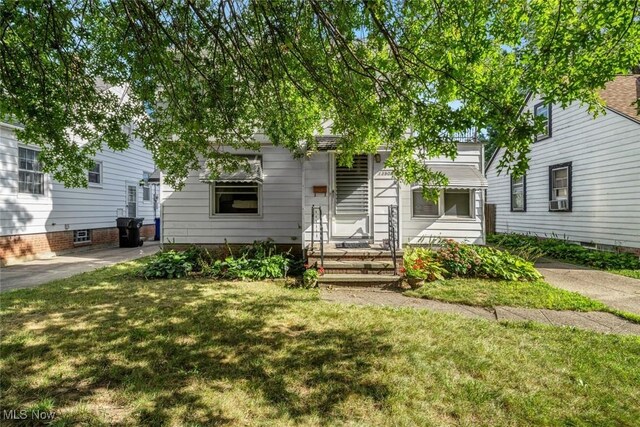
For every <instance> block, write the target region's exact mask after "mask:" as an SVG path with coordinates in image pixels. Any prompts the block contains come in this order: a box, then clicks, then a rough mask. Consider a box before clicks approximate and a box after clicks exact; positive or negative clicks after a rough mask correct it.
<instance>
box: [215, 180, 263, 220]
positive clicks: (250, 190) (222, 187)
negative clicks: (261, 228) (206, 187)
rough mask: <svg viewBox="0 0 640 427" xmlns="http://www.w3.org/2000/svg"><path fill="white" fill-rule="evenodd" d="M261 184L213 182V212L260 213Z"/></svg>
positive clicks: (216, 213)
mask: <svg viewBox="0 0 640 427" xmlns="http://www.w3.org/2000/svg"><path fill="white" fill-rule="evenodd" d="M260 188H261V186H260V184H258V183H256V182H215V183H213V184H211V193H212V196H211V200H212V201H213V203H212V212H211V213H212V214H213V215H218V214H240V215H258V214H259V213H260V208H259V206H260Z"/></svg>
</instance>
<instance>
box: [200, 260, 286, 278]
mask: <svg viewBox="0 0 640 427" xmlns="http://www.w3.org/2000/svg"><path fill="white" fill-rule="evenodd" d="M288 266H289V260H288V259H287V258H286V257H285V256H284V255H282V254H275V255H271V256H268V257H266V258H246V257H245V256H242V257H240V258H234V257H233V256H229V257H227V258H225V259H224V260H216V261H215V262H214V263H213V264H211V265H210V266H209V267H208V268H206V269H205V270H203V273H204V274H205V275H207V276H211V277H215V278H218V279H230V280H234V279H243V280H264V279H279V278H282V277H285V275H286V272H287V271H286V270H287V269H288Z"/></svg>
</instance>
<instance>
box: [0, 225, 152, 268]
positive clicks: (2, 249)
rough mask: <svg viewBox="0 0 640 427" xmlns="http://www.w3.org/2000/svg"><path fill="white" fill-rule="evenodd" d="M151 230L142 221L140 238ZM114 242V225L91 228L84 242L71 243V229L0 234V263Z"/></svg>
mask: <svg viewBox="0 0 640 427" xmlns="http://www.w3.org/2000/svg"><path fill="white" fill-rule="evenodd" d="M154 233H155V226H154V225H153V224H148V225H144V226H142V229H141V230H140V235H141V237H142V239H143V240H149V239H153V236H154ZM117 244H118V229H117V228H116V227H113V228H94V229H91V242H86V243H73V231H72V230H68V231H55V232H50V233H38V234H20V235H13V236H0V265H8V264H14V263H17V262H20V261H27V260H30V259H35V258H38V257H43V256H51V255H53V254H58V253H63V252H67V251H72V250H74V249H79V248H86V247H92V246H114V245H117Z"/></svg>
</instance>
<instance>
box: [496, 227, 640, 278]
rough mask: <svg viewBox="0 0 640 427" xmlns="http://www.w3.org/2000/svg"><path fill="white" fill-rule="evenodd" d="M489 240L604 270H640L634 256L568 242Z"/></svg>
mask: <svg viewBox="0 0 640 427" xmlns="http://www.w3.org/2000/svg"><path fill="white" fill-rule="evenodd" d="M487 240H488V242H489V243H492V244H495V245H497V246H500V247H502V248H505V249H508V250H509V251H513V252H518V251H521V250H522V248H523V247H530V248H537V249H538V250H539V251H541V253H542V254H543V255H545V256H548V257H551V258H555V259H559V260H563V261H569V262H572V263H575V264H581V265H586V266H589V267H595V268H599V269H602V270H624V269H628V270H637V269H640V259H638V257H637V256H635V255H633V254H629V253H620V252H605V251H598V250H593V249H588V248H585V247H584V246H581V245H579V244H576V243H570V242H568V241H566V240H560V239H551V238H549V239H547V238H539V237H536V236H530V235H524V234H516V233H510V234H495V235H492V236H489V237H488V238H487Z"/></svg>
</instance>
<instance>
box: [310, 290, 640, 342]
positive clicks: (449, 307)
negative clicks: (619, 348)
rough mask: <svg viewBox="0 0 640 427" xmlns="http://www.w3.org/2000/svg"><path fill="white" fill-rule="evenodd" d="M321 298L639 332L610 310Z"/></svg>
mask: <svg viewBox="0 0 640 427" xmlns="http://www.w3.org/2000/svg"><path fill="white" fill-rule="evenodd" d="M320 296H321V298H322V299H323V300H325V301H329V302H333V303H342V304H355V305H379V306H390V307H410V308H416V309H426V310H431V311H436V312H439V313H452V314H461V315H463V316H467V317H472V318H477V319H485V320H491V321H502V320H511V321H534V322H539V323H545V324H547V325H553V326H571V327H575V328H579V329H586V330H590V331H596V332H604V333H612V334H631V335H640V325H639V324H637V323H633V322H629V321H627V320H624V319H621V318H619V317H617V316H614V315H613V314H610V313H601V312H593V311H592V312H587V313H582V312H577V311H555V310H545V309H530V308H516V307H495V309H494V308H484V307H472V306H468V305H463V304H451V303H446V302H441V301H434V300H428V299H421V298H412V297H406V296H404V295H402V294H401V293H400V292H395V291H385V290H379V289H370V288H323V289H321V290H320Z"/></svg>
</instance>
